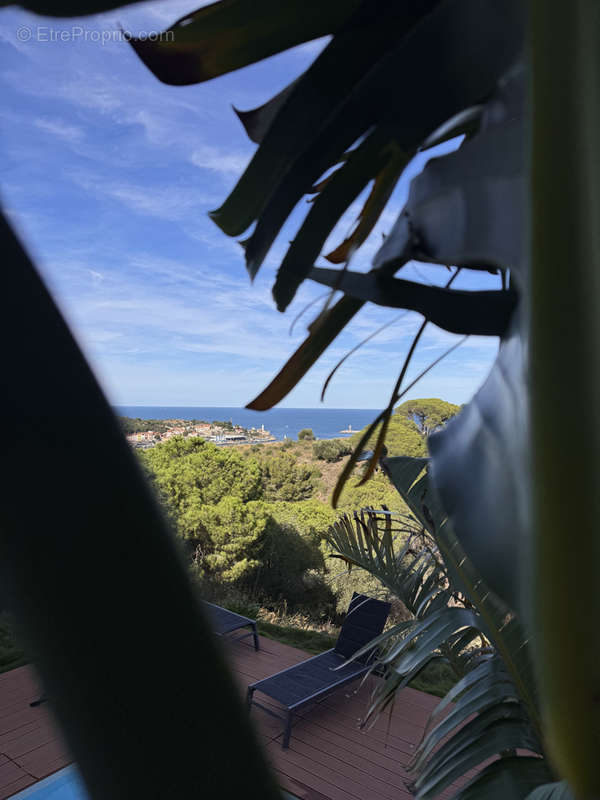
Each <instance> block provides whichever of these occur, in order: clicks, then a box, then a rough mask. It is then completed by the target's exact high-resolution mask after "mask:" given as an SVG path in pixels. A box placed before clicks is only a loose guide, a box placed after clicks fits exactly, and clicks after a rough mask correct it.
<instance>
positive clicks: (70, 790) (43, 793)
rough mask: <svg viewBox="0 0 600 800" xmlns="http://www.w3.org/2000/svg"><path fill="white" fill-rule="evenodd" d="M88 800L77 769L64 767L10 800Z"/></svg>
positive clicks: (14, 795)
mask: <svg viewBox="0 0 600 800" xmlns="http://www.w3.org/2000/svg"><path fill="white" fill-rule="evenodd" d="M26 798H27V800H89V795H88V793H87V792H86V790H85V787H84V785H83V781H82V780H81V778H80V776H79V773H78V772H77V768H76V767H74V766H70V767H65V768H64V769H61V770H60V771H59V772H55V773H54V775H50V777H49V778H44V780H43V781H40V782H39V783H35V784H34V785H33V786H29V788H27V789H24V790H23V791H22V792H19V794H13V796H12V797H11V798H10V800H25V799H26Z"/></svg>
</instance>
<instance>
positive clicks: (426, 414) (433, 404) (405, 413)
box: [394, 397, 460, 455]
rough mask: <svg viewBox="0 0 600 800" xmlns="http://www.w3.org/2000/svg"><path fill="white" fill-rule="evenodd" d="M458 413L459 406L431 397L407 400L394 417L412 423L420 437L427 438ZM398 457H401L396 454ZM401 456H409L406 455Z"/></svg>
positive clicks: (397, 409)
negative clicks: (402, 418) (399, 417)
mask: <svg viewBox="0 0 600 800" xmlns="http://www.w3.org/2000/svg"><path fill="white" fill-rule="evenodd" d="M459 411H460V406H457V405H455V404H454V403H448V402H447V401H446V400H439V399H438V398H436V397H432V398H429V399H426V400H407V401H406V402H405V403H402V405H400V406H398V408H396V410H395V411H394V416H401V417H405V418H406V419H408V420H410V421H412V422H414V423H415V424H416V426H417V428H418V429H419V433H420V434H421V435H422V436H426V437H427V436H429V435H430V434H432V433H435V431H437V430H439V429H440V428H443V427H444V425H445V424H446V423H447V422H448V420H449V419H452V417H454V416H455V415H456V414H458V412H459ZM398 455H401V454H400V453H398ZM402 455H409V454H408V453H406V454H402Z"/></svg>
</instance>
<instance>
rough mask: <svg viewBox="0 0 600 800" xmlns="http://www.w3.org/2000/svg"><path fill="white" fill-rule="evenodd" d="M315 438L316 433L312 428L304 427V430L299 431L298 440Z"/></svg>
mask: <svg viewBox="0 0 600 800" xmlns="http://www.w3.org/2000/svg"><path fill="white" fill-rule="evenodd" d="M314 438H315V435H314V433H313V431H312V428H302V430H301V431H300V432H299V433H298V441H300V442H301V441H303V440H308V441H310V440H312V439H314Z"/></svg>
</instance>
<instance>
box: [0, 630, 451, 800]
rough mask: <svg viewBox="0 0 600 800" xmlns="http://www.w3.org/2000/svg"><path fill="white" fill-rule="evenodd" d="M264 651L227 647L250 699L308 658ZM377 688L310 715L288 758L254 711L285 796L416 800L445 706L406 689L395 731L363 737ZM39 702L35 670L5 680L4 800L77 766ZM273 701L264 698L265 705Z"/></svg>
mask: <svg viewBox="0 0 600 800" xmlns="http://www.w3.org/2000/svg"><path fill="white" fill-rule="evenodd" d="M260 644H261V650H260V652H258V653H257V652H255V651H254V649H253V648H252V646H251V640H250V639H245V640H244V641H243V642H238V641H225V648H226V651H227V653H228V654H229V657H230V659H231V664H232V667H233V670H234V672H235V674H236V675H237V677H238V679H239V684H240V691H241V692H243V693H244V695H245V691H246V687H247V685H248V684H249V683H252V682H253V681H256V680H259V679H261V678H264V677H266V676H268V675H271V674H273V673H274V672H278V671H279V670H281V669H285V668H286V667H288V666H291V665H292V664H296V663H297V662H299V661H302V660H303V659H305V658H306V657H307V654H306V653H304V652H302V651H301V650H297V649H295V648H293V647H289V646H287V645H284V644H281V643H279V642H274V641H271V640H270V639H265V638H264V637H261V639H260ZM372 680H377V679H376V678H370V679H369V680H368V681H367V683H366V684H365V685H364V686H363V687H362V689H361V690H360V691H359V692H358V693H356V689H357V685H351V686H350V687H345V688H343V689H341V690H340V691H338V692H337V694H335V695H332V696H330V697H329V698H327V699H325V700H324V701H322V702H321V703H319V704H318V705H316V706H315V707H313V708H312V709H304V710H303V711H302V712H301V714H300V716H299V718H298V721H297V723H296V724H295V725H294V728H293V731H292V739H291V742H290V747H289V749H287V750H283V749H282V747H281V738H282V735H281V734H282V727H283V723H280V722H279V721H278V720H276V719H274V718H273V717H271V716H270V715H268V714H266V713H265V712H264V711H262V710H261V709H259V708H253V709H252V714H251V718H252V720H253V721H254V723H255V724H256V727H257V730H258V731H259V735H260V737H261V739H262V740H263V742H264V745H265V752H266V753H267V756H268V758H269V760H270V761H271V763H272V765H273V767H274V769H275V770H276V771H277V773H278V775H279V778H280V783H281V786H282V787H283V788H284V789H286V790H287V791H289V792H291V793H292V794H293V795H295V796H297V797H299V798H304V799H305V800H405V799H407V798H409V797H411V795H410V793H409V791H408V790H407V789H406V786H405V781H406V780H407V776H406V772H405V767H406V765H407V763H408V762H409V761H410V759H411V756H412V754H413V753H414V751H415V747H416V745H417V744H418V742H419V740H420V738H421V735H422V733H423V729H424V727H425V724H426V722H427V719H428V716H429V713H430V712H431V710H432V708H433V707H434V706H435V705H436V703H437V702H438V699H437V698H435V697H432V696H431V695H427V694H424V693H423V692H418V691H416V690H414V689H405V690H404V691H403V692H402V694H401V695H400V696H399V698H398V700H397V702H396V704H395V708H394V712H393V715H392V719H391V724H390V727H389V731H388V730H387V727H388V718H387V716H386V717H385V718H382V719H380V720H378V722H377V723H376V724H375V726H374V728H372V729H371V730H370V731H368V732H366V733H363V732H361V731H360V730H359V728H358V720H359V718H360V717H361V716H362V715H363V714H364V712H365V708H366V704H367V702H368V698H369V694H370V690H371V688H372V683H370V681H372ZM39 694H40V689H39V687H38V685H37V683H36V680H35V676H34V673H33V670H32V669H31V668H29V667H20V668H19V669H15V670H12V671H11V672H7V673H5V674H4V675H0V800H4V798H7V797H10V796H11V795H12V794H14V793H16V792H18V791H20V790H21V789H23V788H24V787H26V786H28V785H30V784H32V783H35V782H36V781H38V780H40V779H41V778H44V777H45V776H47V775H49V774H50V773H52V772H55V771H56V770H58V769H60V768H61V767H64V766H66V765H67V764H69V763H70V762H71V758H70V757H69V754H68V753H67V752H66V750H65V748H64V746H63V744H62V742H61V738H60V734H59V733H58V731H57V730H56V728H55V726H54V724H53V722H52V720H51V717H50V713H49V709H48V707H47V704H43V705H42V706H38V707H36V708H31V707H30V706H29V703H30V702H31V701H32V700H35V699H36V698H37V697H38V696H39ZM257 699H259V697H258V696H257ZM265 700H266V698H265V697H264V696H261V697H260V701H261V702H262V701H265Z"/></svg>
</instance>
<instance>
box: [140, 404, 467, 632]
mask: <svg viewBox="0 0 600 800" xmlns="http://www.w3.org/2000/svg"><path fill="white" fill-rule="evenodd" d="M458 410H459V407H458V406H455V405H452V404H451V403H446V402H445V401H442V400H434V399H428V400H418V401H408V402H407V403H404V404H403V405H401V406H400V407H399V408H398V409H397V411H396V413H395V415H394V418H393V420H392V423H391V424H390V429H389V434H388V439H387V446H388V450H389V452H390V453H391V454H392V455H411V456H414V455H426V436H427V435H428V434H429V433H431V432H432V431H434V430H435V429H436V428H438V427H440V426H441V425H443V424H445V422H446V421H447V420H448V419H449V418H450V417H451V416H452V415H453V414H455V413H456V412H457V411H458ZM300 433H301V434H303V435H302V436H299V439H298V441H293V440H291V439H288V440H286V441H284V442H275V443H272V444H269V445H252V446H249V447H235V448H234V447H228V448H222V447H217V446H216V445H214V444H211V443H209V442H206V441H204V440H203V439H201V438H197V437H194V438H183V437H180V436H176V437H173V438H172V439H170V440H168V441H166V442H162V443H161V444H158V445H156V446H155V447H153V448H152V449H150V450H147V451H145V452H143V453H141V454H140V459H141V462H142V464H143V466H144V469H145V470H146V472H147V474H148V476H149V478H150V480H151V482H152V484H153V485H154V487H155V488H156V491H157V493H158V496H159V498H160V501H161V503H162V504H163V506H164V508H165V511H166V513H167V514H168V516H169V517H170V519H171V520H172V522H173V524H174V527H175V530H176V532H177V534H178V536H179V537H180V538H181V540H182V541H183V543H184V546H185V548H186V551H187V556H188V558H189V560H190V565H191V569H192V572H193V574H194V577H195V578H196V579H197V580H198V581H199V583H200V584H201V585H202V590H203V592H204V593H205V595H206V594H208V595H209V596H212V597H213V598H214V599H217V600H219V599H223V598H224V597H232V596H235V597H236V598H237V602H240V598H241V599H242V601H248V602H252V603H259V604H261V605H262V606H264V607H265V608H267V609H270V610H272V611H275V610H281V609H284V610H285V611H286V612H288V613H290V612H291V613H300V614H302V615H305V616H307V617H308V618H310V619H313V620H315V621H321V622H322V621H325V620H331V619H333V620H335V619H336V618H337V617H338V615H339V613H340V612H342V611H343V610H344V609H345V608H346V607H347V603H348V599H349V596H350V594H351V590H350V583H349V581H348V578H347V576H344V575H341V576H339V577H338V576H336V573H338V572H339V564H335V563H334V565H333V567H332V565H331V563H330V560H329V559H328V558H327V555H328V553H327V551H326V547H325V544H324V539H325V534H326V532H327V530H328V528H329V527H330V525H331V524H332V523H333V522H334V521H335V519H336V518H337V517H338V514H339V513H341V512H350V513H351V512H353V511H354V510H356V509H359V508H362V507H365V506H372V507H374V508H382V507H384V506H385V507H388V508H390V509H391V510H394V511H404V510H406V509H405V508H404V506H403V503H402V501H401V499H400V497H399V495H398V493H397V492H396V491H395V489H394V488H393V487H392V486H391V484H390V483H389V482H388V480H387V479H386V478H385V476H384V475H383V474H382V473H381V472H380V471H377V472H376V473H375V475H374V476H373V478H372V479H371V480H370V481H368V482H367V483H366V484H365V485H364V486H357V484H358V482H359V480H360V477H361V475H362V472H363V469H364V466H363V465H362V464H359V465H358V466H357V467H356V468H355V470H354V474H353V476H352V477H351V479H350V480H349V481H348V483H347V484H346V486H345V488H344V490H343V492H342V494H341V497H340V502H339V507H338V510H337V511H334V510H333V509H332V508H331V506H330V503H329V499H330V497H331V493H332V490H333V488H334V486H335V484H336V482H337V480H338V477H339V475H340V473H341V471H342V470H343V468H344V465H345V464H346V462H347V459H348V457H349V454H350V452H351V449H352V446H353V445H354V444H355V442H356V441H357V440H358V439H359V438H360V433H359V434H356V435H355V436H354V437H353V438H352V440H340V439H333V440H322V441H315V440H314V438H313V437H312V436H311V435H308V434H307V432H306V431H301V432H300ZM310 433H312V432H310ZM369 580H370V579H368V578H367V577H366V576H358V575H353V576H352V581H351V586H352V587H359V588H363V589H364V588H366V589H372V590H374V589H375V587H372V586H371V585H370V584H369V583H368V581H369ZM365 581H366V582H367V583H365ZM361 582H362V584H361ZM359 585H361V586H359Z"/></svg>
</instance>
